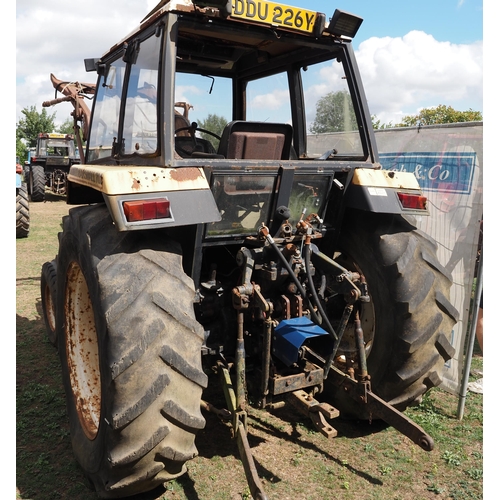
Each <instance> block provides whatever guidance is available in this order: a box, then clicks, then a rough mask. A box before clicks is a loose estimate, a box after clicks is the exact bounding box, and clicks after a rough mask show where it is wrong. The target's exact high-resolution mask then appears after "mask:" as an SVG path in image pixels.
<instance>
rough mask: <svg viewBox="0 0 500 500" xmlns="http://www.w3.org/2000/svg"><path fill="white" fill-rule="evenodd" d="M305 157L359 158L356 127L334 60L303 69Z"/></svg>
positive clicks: (343, 78)
mask: <svg viewBox="0 0 500 500" xmlns="http://www.w3.org/2000/svg"><path fill="white" fill-rule="evenodd" d="M302 81H303V87H304V95H305V106H306V120H307V134H308V141H307V143H308V150H307V153H308V156H309V157H313V158H315V157H320V156H322V155H324V154H326V153H328V152H331V157H332V158H334V157H335V156H337V155H339V156H342V155H344V156H362V155H363V148H362V144H361V140H360V135H359V126H358V122H357V119H356V115H355V113H354V106H353V102H352V98H351V94H350V91H349V87H348V85H347V79H346V76H345V71H344V66H343V64H342V62H341V61H338V60H337V59H334V60H332V61H327V62H324V63H321V64H316V65H313V66H309V67H307V68H304V69H303V71H302Z"/></svg>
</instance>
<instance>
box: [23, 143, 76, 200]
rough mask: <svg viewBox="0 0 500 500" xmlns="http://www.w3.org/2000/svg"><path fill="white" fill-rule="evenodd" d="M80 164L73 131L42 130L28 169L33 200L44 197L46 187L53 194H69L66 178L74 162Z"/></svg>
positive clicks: (30, 192) (29, 154)
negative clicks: (51, 131)
mask: <svg viewBox="0 0 500 500" xmlns="http://www.w3.org/2000/svg"><path fill="white" fill-rule="evenodd" d="M77 163H80V160H79V158H78V157H77V154H76V150H75V141H74V137H73V135H71V134H55V133H50V134H48V133H40V134H38V137H37V142H36V148H35V150H34V151H29V152H28V165H27V167H26V169H25V176H26V182H27V184H28V191H29V195H30V197H31V201H35V202H37V201H44V200H45V187H47V188H48V189H49V190H50V192H52V193H54V194H60V195H65V194H66V177H67V175H68V172H69V168H70V167H71V165H75V164H77Z"/></svg>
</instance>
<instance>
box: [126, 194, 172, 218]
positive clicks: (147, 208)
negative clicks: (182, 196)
mask: <svg viewBox="0 0 500 500" xmlns="http://www.w3.org/2000/svg"><path fill="white" fill-rule="evenodd" d="M123 211H124V212H125V217H126V218H127V221H128V222H136V221H141V220H151V219H165V218H168V217H170V202H169V201H168V200H167V199H165V198H154V199H151V200H134V201H125V202H124V203H123Z"/></svg>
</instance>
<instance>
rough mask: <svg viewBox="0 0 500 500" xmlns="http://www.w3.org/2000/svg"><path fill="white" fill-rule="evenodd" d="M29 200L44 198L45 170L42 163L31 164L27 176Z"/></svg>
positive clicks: (35, 200) (36, 200) (42, 199)
mask: <svg viewBox="0 0 500 500" xmlns="http://www.w3.org/2000/svg"><path fill="white" fill-rule="evenodd" d="M29 184H30V189H29V191H30V195H31V201H34V202H38V201H44V200H45V170H44V168H43V166H42V165H32V166H31V168H30V176H29Z"/></svg>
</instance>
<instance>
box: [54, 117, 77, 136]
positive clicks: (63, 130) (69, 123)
mask: <svg viewBox="0 0 500 500" xmlns="http://www.w3.org/2000/svg"><path fill="white" fill-rule="evenodd" d="M57 131H58V132H59V133H60V134H73V135H74V134H75V129H74V128H73V119H71V118H68V119H67V120H66V121H65V122H64V123H63V124H62V125H59V127H58V129H57Z"/></svg>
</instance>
